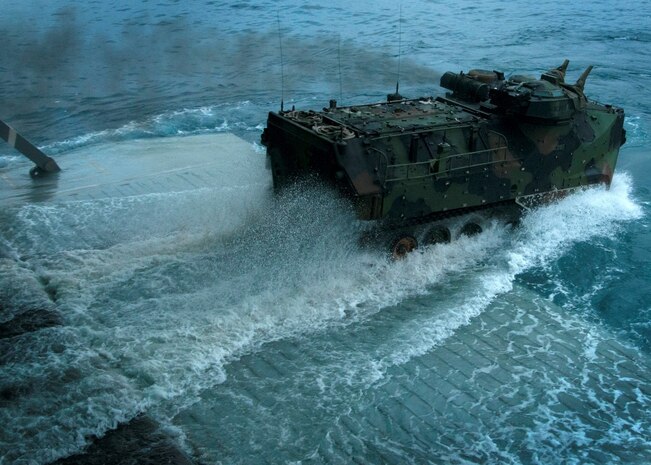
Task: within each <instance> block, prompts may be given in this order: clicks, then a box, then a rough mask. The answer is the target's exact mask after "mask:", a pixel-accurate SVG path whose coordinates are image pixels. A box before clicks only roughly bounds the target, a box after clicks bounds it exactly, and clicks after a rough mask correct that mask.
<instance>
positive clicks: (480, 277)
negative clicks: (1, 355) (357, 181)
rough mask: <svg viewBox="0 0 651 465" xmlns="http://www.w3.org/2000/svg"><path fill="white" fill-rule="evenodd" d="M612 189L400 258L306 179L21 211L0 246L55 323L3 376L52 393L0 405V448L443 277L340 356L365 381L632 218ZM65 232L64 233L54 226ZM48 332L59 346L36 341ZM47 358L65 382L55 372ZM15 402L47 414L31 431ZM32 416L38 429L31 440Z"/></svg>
mask: <svg viewBox="0 0 651 465" xmlns="http://www.w3.org/2000/svg"><path fill="white" fill-rule="evenodd" d="M236 184H237V183H236ZM243 186H244V185H243ZM630 189H631V181H630V178H629V177H627V176H625V175H618V176H616V178H615V181H614V183H613V186H612V189H611V190H610V191H607V190H604V189H592V190H588V191H585V192H580V193H578V194H576V195H574V196H571V197H569V198H567V199H564V200H562V201H561V202H559V203H557V204H553V205H549V206H545V207H542V208H540V209H538V210H536V211H533V212H531V213H530V214H529V215H527V216H526V217H525V218H524V220H523V223H522V226H521V228H520V229H519V230H518V231H516V232H515V233H513V232H511V231H509V230H508V228H507V227H506V226H504V225H500V224H499V223H497V222H491V221H488V220H487V222H486V224H485V232H484V233H483V234H481V235H478V236H474V237H467V238H466V237H464V238H461V239H459V240H457V241H454V242H452V243H450V244H446V245H437V246H433V247H430V248H425V249H423V250H422V251H421V252H418V253H415V254H412V255H411V256H409V257H408V258H407V259H406V260H403V261H400V262H391V261H388V260H387V258H386V256H385V255H384V253H381V252H374V251H367V250H361V249H360V248H359V247H358V245H357V242H356V237H357V234H358V232H359V229H358V227H357V225H356V222H355V221H354V219H353V213H352V212H351V211H349V210H348V209H347V208H346V207H345V206H344V205H342V204H341V203H340V202H339V201H338V200H337V199H336V198H335V197H334V196H332V195H331V194H329V193H327V192H324V191H323V190H320V189H316V190H310V189H307V190H304V191H296V192H294V193H290V194H288V195H287V196H285V197H284V198H281V199H279V200H276V201H273V202H275V203H269V202H271V201H268V202H267V201H264V200H263V198H264V197H261V196H266V194H262V191H260V190H256V189H255V188H254V189H252V190H251V191H247V187H243V188H240V187H237V186H235V187H234V188H233V189H231V190H228V189H219V188H216V189H214V190H201V191H198V192H190V193H177V194H176V195H174V194H171V195H167V196H148V197H143V198H133V199H122V200H119V201H116V202H117V203H115V202H114V201H110V202H103V203H102V202H100V203H92V202H91V203H88V204H79V205H74V208H72V207H71V208H70V210H69V211H68V210H66V208H68V206H65V207H62V206H49V207H45V206H40V207H35V206H30V207H26V208H25V209H24V210H23V211H22V212H21V213H20V215H19V217H18V221H19V224H20V228H22V230H21V231H20V232H18V233H17V236H16V238H15V239H16V241H17V243H18V244H22V243H24V244H27V247H28V248H30V247H32V246H34V247H40V246H39V245H38V244H40V243H41V241H45V244H44V245H42V249H40V250H41V251H42V252H43V255H41V254H40V253H39V254H37V256H35V257H33V258H31V259H30V260H32V262H33V263H35V264H38V266H39V267H40V268H42V269H43V270H45V271H44V272H45V273H47V274H48V279H49V280H50V285H51V286H53V287H54V288H56V289H57V296H58V301H57V307H58V308H59V309H60V311H61V312H62V313H63V315H64V318H65V322H66V326H65V327H63V328H51V329H50V330H48V331H42V332H41V333H39V334H38V335H35V336H34V338H35V340H34V339H31V340H30V338H29V336H28V337H26V338H25V341H26V345H25V352H24V353H23V354H21V353H20V352H15V353H14V355H12V356H13V357H15V360H14V362H13V363H12V365H11V369H10V371H9V372H8V373H7V375H8V376H9V377H10V379H14V380H15V382H16V383H18V384H21V383H23V384H35V385H41V386H45V385H50V384H51V385H54V386H57V389H63V390H65V392H66V397H65V402H63V403H61V402H59V403H57V402H54V401H53V399H51V397H50V395H49V394H48V391H43V392H40V391H36V392H34V393H32V394H30V395H28V396H26V397H25V400H24V401H20V402H16V403H15V404H13V406H11V407H10V408H8V409H4V411H3V412H2V414H0V415H1V416H2V418H3V419H4V420H3V421H4V423H5V424H10V425H11V426H10V427H9V428H8V429H7V430H6V431H5V437H6V438H7V439H6V440H7V441H9V442H15V443H16V444H20V446H19V450H18V453H20V454H25V456H27V457H29V458H30V460H33V461H36V462H45V461H47V460H51V459H52V458H54V457H55V456H60V455H64V454H67V453H70V452H71V451H73V450H75V449H76V448H78V447H80V446H81V445H82V444H83V443H84V442H85V439H84V437H83V435H84V434H87V433H92V434H100V435H101V434H102V432H103V431H105V430H106V429H108V428H110V427H112V426H115V424H116V422H118V421H123V420H125V419H128V418H130V417H132V416H133V415H135V414H136V413H137V412H138V411H141V410H143V409H146V410H149V411H150V412H155V413H156V415H159V416H161V417H163V418H170V417H172V416H173V415H174V414H176V413H177V412H178V411H179V410H181V409H183V408H185V407H186V406H187V405H189V404H190V403H192V402H194V400H195V399H196V396H197V395H198V394H199V393H200V392H201V391H202V390H203V389H205V388H207V387H209V386H212V385H214V384H217V383H220V382H222V381H223V379H224V367H225V365H226V364H228V363H229V361H231V360H233V359H234V358H237V357H239V356H241V355H242V354H244V353H247V352H249V351H251V350H255V349H256V348H257V347H260V346H261V345H262V344H265V343H267V342H270V341H274V340H278V339H281V338H286V337H289V336H293V335H294V336H295V335H301V334H306V333H310V332H314V331H319V330H320V329H323V328H327V327H331V326H332V325H341V324H343V325H346V324H350V323H351V322H353V321H357V322H360V321H364V320H365V319H368V318H370V317H371V316H372V315H375V314H377V313H378V312H380V311H382V310H383V309H386V308H389V307H391V306H393V305H396V304H399V303H401V302H404V301H405V300H406V299H413V298H417V297H418V296H420V295H429V294H431V293H432V292H436V288H437V286H441V285H444V286H445V288H446V289H447V292H446V295H445V296H443V298H442V300H441V302H440V305H439V306H438V307H437V308H436V309H432V311H425V312H422V313H421V314H419V315H418V316H417V317H416V318H410V319H405V322H404V323H403V324H398V325H397V327H396V328H395V334H393V337H392V338H391V339H390V340H387V343H386V344H384V345H380V346H379V347H378V348H377V350H376V352H375V353H374V354H371V355H368V354H359V355H354V354H353V355H351V357H350V360H349V362H350V367H349V369H348V368H347V369H346V376H347V377H348V381H346V382H354V383H358V382H361V383H364V384H367V383H369V382H377V381H378V380H380V379H382V377H383V376H384V373H385V371H386V369H387V368H388V367H390V366H393V365H396V364H403V363H406V361H408V360H410V359H411V358H413V357H414V356H417V355H420V354H423V353H426V352H427V351H429V350H431V348H432V347H434V346H436V345H437V344H440V343H441V342H442V341H444V340H445V339H446V338H447V337H449V336H450V335H451V334H453V333H454V331H455V330H456V329H457V328H459V327H460V326H462V325H466V324H468V323H469V322H470V321H471V319H472V318H474V317H476V316H477V315H479V314H480V313H481V312H482V311H483V309H485V308H486V307H487V306H488V305H489V304H490V303H491V302H492V301H493V300H494V299H495V298H496V297H497V296H499V295H500V294H502V293H504V292H508V291H509V290H510V289H511V288H512V285H513V281H514V279H515V277H516V276H517V275H518V273H522V272H523V271H526V270H527V269H530V268H532V267H537V266H542V267H544V266H546V265H547V264H548V263H549V262H550V261H551V260H554V259H555V258H557V257H559V256H560V255H562V254H563V253H564V252H565V251H566V250H568V248H569V247H571V246H572V244H575V243H577V242H578V241H586V240H591V239H593V238H594V237H596V236H609V235H612V234H613V233H614V232H615V231H616V230H617V224H618V222H621V221H626V220H632V219H635V218H638V217H639V215H640V209H639V207H638V206H637V205H636V204H635V202H634V201H633V200H632V199H631V197H630ZM247 192H249V193H250V196H248V197H247V195H248V194H247ZM242 199H244V201H243V202H242ZM236 202H237V203H236ZM233 205H236V206H235V207H234V206H233ZM143 207H144V208H143ZM152 212H153V213H152ZM62 218H63V219H62ZM71 227H74V231H75V234H72V233H69V234H67V235H66V233H65V231H70V228H71ZM89 227H92V228H93V229H94V230H95V231H96V232H93V231H90V230H89V229H87V228H89ZM98 230H99V232H97V231H98ZM124 231H127V233H125V232H124ZM95 235H97V236H99V237H102V238H105V237H106V236H108V237H109V239H108V240H105V239H102V240H96V239H95ZM111 237H112V238H113V240H111V239H110V238H111ZM75 240H76V241H78V243H79V244H83V246H79V245H75ZM102 241H103V242H102ZM14 245H15V244H14ZM20 247H22V246H20ZM46 250H47V251H49V253H48V254H47V255H45V251H46ZM455 282H456V283H458V285H459V289H460V290H459V292H455V291H454V283H455ZM446 299H447V300H446ZM62 336H65V337H62ZM57 340H60V341H61V342H60V343H61V344H63V347H64V350H63V351H58V352H57V351H49V349H48V347H51V345H52V344H53V343H54V341H57ZM39 350H42V351H45V353H46V354H47V356H46V357H45V358H42V357H40V356H39V355H38V351H39ZM340 362H341V361H339V363H340ZM62 367H69V368H74V369H76V370H78V371H79V372H80V373H81V376H80V377H79V378H78V379H77V378H75V377H73V378H71V379H60V378H59V377H58V375H56V374H55V373H57V372H58V370H61V369H63V368H62ZM54 391H55V392H56V389H55V390H54ZM89 399H90V400H89ZM59 406H61V407H59ZM32 409H34V411H38V412H39V418H41V417H40V415H41V414H42V413H43V412H46V413H47V414H48V415H51V416H52V419H51V420H47V421H45V420H42V419H41V420H39V421H38V422H37V423H34V422H35V417H33V416H32V414H30V413H28V412H29V411H30V410H32ZM8 418H13V419H15V421H12V422H8V421H7V419H8ZM43 421H45V423H43ZM34 425H37V427H38V431H51V433H45V432H42V433H39V435H38V436H34V435H33V433H34V432H35V430H34V429H33V428H34ZM53 428H54V429H53ZM51 451H54V452H51Z"/></svg>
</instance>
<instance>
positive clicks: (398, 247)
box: [391, 235, 418, 260]
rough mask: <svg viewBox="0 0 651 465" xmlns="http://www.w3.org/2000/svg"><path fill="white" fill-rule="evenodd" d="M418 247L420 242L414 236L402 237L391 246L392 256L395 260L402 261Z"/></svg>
mask: <svg viewBox="0 0 651 465" xmlns="http://www.w3.org/2000/svg"><path fill="white" fill-rule="evenodd" d="M416 247H418V242H417V241H416V238H415V237H413V236H408V235H405V236H400V237H398V238H397V239H395V240H394V241H393V243H392V244H391V256H392V257H393V259H394V260H401V259H403V258H405V257H406V256H407V254H408V253H409V252H411V251H413V250H414V249H415V248H416Z"/></svg>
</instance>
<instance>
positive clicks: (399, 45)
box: [396, 2, 402, 95]
mask: <svg viewBox="0 0 651 465" xmlns="http://www.w3.org/2000/svg"><path fill="white" fill-rule="evenodd" d="M401 59H402V2H400V17H399V19H398V78H397V79H396V95H399V93H398V87H399V85H400V62H401Z"/></svg>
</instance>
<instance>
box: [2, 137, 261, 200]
mask: <svg viewBox="0 0 651 465" xmlns="http://www.w3.org/2000/svg"><path fill="white" fill-rule="evenodd" d="M233 153H237V154H241V156H242V157H244V158H246V157H259V155H258V154H256V153H255V151H254V150H253V146H252V145H251V144H250V143H248V142H246V141H244V140H242V139H240V138H239V137H237V136H235V135H233V134H222V133H220V134H205V135H194V136H186V137H167V138H156V139H139V140H130V141H122V142H116V143H110V144H102V145H98V146H90V147H84V148H81V149H77V150H74V151H71V152H67V153H64V154H61V155H60V156H59V157H57V158H58V159H59V164H60V166H61V169H62V171H61V172H60V173H55V174H51V175H48V176H44V177H42V178H38V179H33V178H32V177H31V176H30V175H29V172H28V171H29V167H30V165H29V163H27V162H26V163H25V164H24V165H23V164H21V165H20V166H18V167H13V168H11V169H8V170H0V203H2V204H3V205H5V206H11V205H20V204H25V203H29V202H43V201H68V200H97V199H102V198H109V197H127V196H134V195H143V194H152V193H163V192H178V191H185V190H191V189H197V188H202V187H213V186H214V185H215V183H218V182H220V180H222V179H223V178H224V172H225V171H226V170H229V169H232V167H228V166H224V162H225V160H227V159H228V160H229V161H228V163H229V165H230V164H231V163H232V154H233ZM225 155H229V156H230V158H227V157H225Z"/></svg>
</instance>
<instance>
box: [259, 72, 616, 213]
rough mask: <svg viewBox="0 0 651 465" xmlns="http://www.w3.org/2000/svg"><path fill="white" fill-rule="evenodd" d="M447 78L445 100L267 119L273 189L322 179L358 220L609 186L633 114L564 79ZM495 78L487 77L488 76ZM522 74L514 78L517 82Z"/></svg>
mask: <svg viewBox="0 0 651 465" xmlns="http://www.w3.org/2000/svg"><path fill="white" fill-rule="evenodd" d="M566 68H567V61H566V62H565V63H564V64H563V65H562V66H561V67H559V68H556V69H554V70H550V71H548V72H547V73H545V74H543V76H542V77H541V79H540V80H536V79H533V78H525V77H522V76H518V77H517V80H506V79H504V78H503V74H502V73H498V72H484V71H481V70H474V71H471V72H470V73H469V74H467V75H465V74H463V73H460V74H458V75H455V74H452V73H446V75H444V77H443V78H441V83H442V85H444V84H445V86H446V87H447V88H448V89H450V90H452V91H453V92H451V93H448V94H447V95H446V97H437V98H432V97H427V98H420V99H413V100H408V99H400V100H396V101H388V102H382V103H376V104H370V105H361V106H356V107H342V108H338V107H337V106H336V102H334V101H332V102H331V105H330V107H329V108H324V109H323V110H322V111H294V110H292V111H287V112H282V111H281V112H279V113H274V112H271V113H270V114H269V118H268V122H267V128H266V129H265V131H264V133H263V136H262V141H263V144H265V145H266V147H267V154H268V156H269V160H270V162H271V169H272V175H273V179H274V186H275V187H276V188H278V189H279V188H282V187H283V186H284V185H286V184H287V183H290V182H292V181H293V180H295V179H296V178H298V177H301V176H303V175H305V174H307V173H310V172H312V173H317V174H319V175H320V176H321V177H322V178H323V179H324V180H326V182H329V183H331V184H333V185H335V186H337V187H338V188H339V189H340V190H341V192H342V193H344V195H346V196H348V197H350V198H351V199H353V200H354V202H355V204H356V206H357V209H358V213H359V217H360V218H361V219H367V220H383V221H384V222H385V223H388V224H395V225H400V224H407V223H418V222H426V221H430V220H435V219H438V218H440V217H443V216H447V215H450V214H458V213H464V212H466V211H468V210H470V209H475V208H485V207H490V206H494V205H498V204H503V203H508V202H511V203H512V202H516V201H518V202H519V201H520V200H522V199H526V198H527V197H528V196H535V195H539V194H545V193H554V192H557V191H563V190H567V189H575V188H577V187H581V186H587V185H591V184H597V183H605V184H607V185H609V184H610V182H611V179H612V176H613V171H614V169H615V164H616V162H617V156H618V153H619V147H620V146H621V145H622V144H623V143H624V141H625V132H624V130H623V121H624V112H623V110H622V109H620V108H616V107H613V106H611V105H602V104H599V103H596V102H592V101H588V100H587V98H586V97H585V95H584V94H583V84H584V83H585V78H586V77H587V74H588V73H589V71H590V69H591V68H589V69H588V70H586V72H584V74H583V75H582V76H581V78H580V79H579V81H577V83H576V84H566V83H565V82H564V76H565V69H566ZM486 73H488V74H486ZM514 79H515V78H514Z"/></svg>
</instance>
